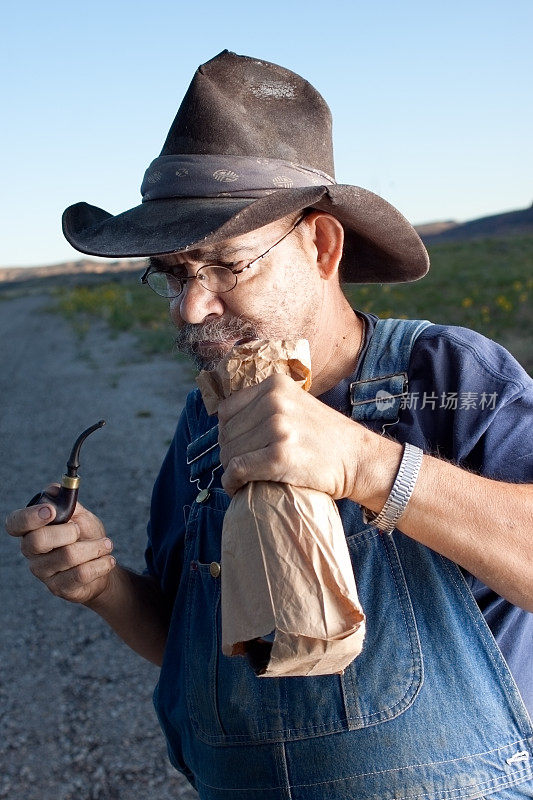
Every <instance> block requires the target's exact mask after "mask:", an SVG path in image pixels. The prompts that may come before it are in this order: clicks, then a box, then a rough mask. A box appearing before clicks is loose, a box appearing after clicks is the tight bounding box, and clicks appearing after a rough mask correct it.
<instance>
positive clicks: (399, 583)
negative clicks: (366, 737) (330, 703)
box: [342, 508, 424, 730]
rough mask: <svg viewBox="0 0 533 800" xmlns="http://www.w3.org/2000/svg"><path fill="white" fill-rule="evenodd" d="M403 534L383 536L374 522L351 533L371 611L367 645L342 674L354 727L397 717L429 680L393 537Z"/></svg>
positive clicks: (350, 542) (352, 551) (362, 597)
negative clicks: (425, 678)
mask: <svg viewBox="0 0 533 800" xmlns="http://www.w3.org/2000/svg"><path fill="white" fill-rule="evenodd" d="M352 513H360V509H359V508H356V510H355V512H354V510H352ZM402 535H403V534H401V533H399V532H397V531H396V532H394V533H393V534H386V535H382V534H380V533H379V532H378V531H377V530H376V528H373V527H371V526H369V527H366V528H363V529H362V530H360V531H359V532H358V533H356V534H354V535H351V536H348V537H347V541H348V549H349V552H350V557H351V560H352V564H353V568H354V573H355V577H356V582H357V591H358V593H359V599H360V600H361V604H362V606H363V610H364V612H365V614H366V638H365V642H364V645H363V650H362V652H361V654H360V655H359V656H358V657H357V658H356V659H355V660H354V661H352V663H351V664H350V666H349V667H348V668H347V669H346V670H345V672H344V675H343V676H342V683H343V687H344V693H345V698H346V707H347V712H348V725H349V728H350V729H351V730H355V729H357V728H363V727H366V726H368V725H375V724H376V723H379V722H385V721H387V720H390V719H394V717H397V716H398V715H399V714H401V713H402V712H404V711H405V710H406V709H407V708H409V706H411V705H412V703H413V702H414V700H415V698H416V696H417V694H418V693H419V691H420V688H421V686H422V683H423V680H424V671H423V662H422V652H421V647H420V640H419V636H418V631H417V626H416V622H415V615H414V611H413V606H412V603H411V598H410V596H409V591H408V588H407V583H406V580H405V575H404V571H403V567H402V564H401V561H400V557H399V554H398V550H397V548H396V544H395V541H394V539H395V537H396V536H402Z"/></svg>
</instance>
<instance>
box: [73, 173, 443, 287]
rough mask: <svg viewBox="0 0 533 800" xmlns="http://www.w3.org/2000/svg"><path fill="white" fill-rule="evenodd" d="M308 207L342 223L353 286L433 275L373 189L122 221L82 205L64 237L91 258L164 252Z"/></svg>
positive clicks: (415, 240)
mask: <svg viewBox="0 0 533 800" xmlns="http://www.w3.org/2000/svg"><path fill="white" fill-rule="evenodd" d="M304 208H315V209H318V210H322V211H326V212H328V213H330V214H332V215H333V216H334V217H336V218H337V219H338V220H339V221H340V222H341V223H342V224H343V226H344V229H345V246H344V255H343V264H342V271H343V279H344V280H345V281H346V282H348V283H397V282H404V281H413V280H418V279H419V278H421V277H423V276H424V275H425V274H426V272H427V271H428V268H429V258H428V255H427V252H426V249H425V247H424V245H423V243H422V241H421V240H420V237H419V236H418V234H417V233H416V231H415V230H414V228H413V227H412V226H411V224H410V223H409V222H408V221H407V220H406V219H405V217H403V216H402V214H400V212H399V211H398V210H397V209H396V208H394V207H393V206H391V205H390V204H389V203H387V201H386V200H384V199H383V198H382V197H379V195H376V194H373V192H369V191H368V190H367V189H362V188H360V187H357V186H346V185H339V184H335V185H333V186H309V187H302V188H295V189H280V190H279V191H276V192H273V193H271V194H268V195H266V196H264V197H260V198H258V199H255V198H254V199H252V198H235V197H216V198H212V197H210V198H201V197H180V198H168V199H161V200H149V201H147V202H145V203H142V204H141V205H138V206H136V207H134V208H132V209H129V210H128V211H125V212H124V213H122V214H118V215H116V216H113V215H112V214H110V213H109V212H107V211H104V210H103V209H101V208H97V207H96V206H91V205H88V204H87V203H76V204H75V205H73V206H70V207H69V208H67V209H66V211H65V212H64V214H63V233H64V235H65V237H66V239H67V240H68V241H69V242H70V244H71V245H72V246H73V247H75V248H76V249H77V250H79V251H81V252H82V253H87V254H88V255H94V256H103V257H108V258H131V257H139V256H141V257H142V256H152V255H162V254H165V253H174V252H179V251H185V250H191V249H196V248H199V247H203V246H206V245H210V244H214V243H216V242H220V241H224V240H225V239H230V238H233V237H234V236H240V235H242V234H244V233H249V232H250V231H251V230H255V229H256V228H261V227H263V226H264V225H268V224H269V223H271V222H274V221H276V220H278V219H281V218H282V217H284V216H287V215H288V214H291V213H293V212H297V211H300V210H302V209H304Z"/></svg>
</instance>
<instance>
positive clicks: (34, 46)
mask: <svg viewBox="0 0 533 800" xmlns="http://www.w3.org/2000/svg"><path fill="white" fill-rule="evenodd" d="M3 8H4V11H3V14H2V17H3V20H2V22H3V25H2V27H3V32H4V36H3V39H4V42H6V44H5V45H4V46H3V50H2V53H1V54H0V63H1V67H2V75H3V78H4V80H3V84H4V89H3V95H4V98H3V108H4V114H3V115H2V116H3V123H2V127H1V136H2V154H3V164H2V173H3V176H4V186H3V192H2V195H1V200H0V203H1V206H0V219H1V221H2V234H1V239H0V242H1V249H0V266H15V265H36V264H48V263H54V262H58V261H64V260H71V259H75V258H78V257H81V256H80V255H79V254H77V253H76V251H75V250H73V249H72V248H71V247H70V246H69V245H68V244H67V243H66V241H64V239H63V237H62V234H61V227H60V217H61V213H62V211H63V209H64V208H65V207H66V206H68V205H70V204H71V203H75V202H77V201H79V200H85V201H87V202H89V203H92V204H94V205H98V206H101V207H103V208H105V209H107V210H108V211H111V212H112V213H120V212H121V211H124V210H125V209H127V208H130V207H132V206H134V205H137V203H138V202H139V199H140V195H139V186H140V183H141V180H142V176H143V173H144V170H145V169H146V167H147V166H148V164H149V162H150V161H151V160H152V159H153V158H154V157H155V156H157V154H158V153H159V150H160V149H161V146H162V143H163V141H164V138H165V135H166V132H167V130H168V128H169V125H170V123H171V121H172V119H173V117H174V114H175V112H176V110H177V108H178V105H179V103H180V101H181V98H182V96H183V94H184V92H185V90H186V88H187V86H188V84H189V82H190V80H191V78H192V75H193V73H194V70H195V69H196V67H197V66H198V65H199V64H201V63H203V62H204V61H207V60H208V59H209V58H211V57H212V56H214V55H216V54H217V53H218V52H220V51H221V50H223V49H224V48H228V49H230V50H234V51H236V52H237V53H242V54H245V55H251V56H256V57H258V58H262V59H265V60H270V61H274V62H276V63H280V64H283V66H286V67H288V68H290V69H292V70H294V71H295V72H298V73H300V74H302V75H303V76H304V77H306V78H307V79H308V80H309V81H311V83H313V84H314V85H315V86H316V87H317V89H319V91H320V92H321V93H322V94H323V95H324V97H325V98H326V100H327V102H328V103H329V105H330V107H331V109H332V112H333V119H334V130H333V132H334V144H335V154H336V174H337V180H338V181H339V182H342V183H353V184H356V185H360V186H364V187H365V188H368V189H371V190H372V191H375V192H377V193H378V194H381V195H382V196H383V197H385V198H386V199H387V200H389V202H391V203H393V204H394V205H396V206H397V207H398V208H399V209H400V210H401V211H402V213H404V214H405V215H406V216H407V217H408V219H410V220H411V221H412V222H413V223H421V222H426V221H431V220H438V219H451V218H453V219H457V220H466V219H472V218H475V217H478V216H483V215H486V214H491V213H497V212H500V211H506V210H511V209H515V208H522V207H525V206H527V205H529V204H530V203H531V202H532V200H533V181H532V172H533V168H532V158H531V141H532V138H533V137H532V131H533V112H532V103H531V76H532V74H533V71H532V61H533V55H532V53H533V48H532V47H531V32H532V30H533V25H532V23H533V3H532V2H531V0H506V2H493V1H491V0H484V2H480V1H478V0H462V2H457V1H456V0H451V2H448V3H444V2H432V0H425V2H419V1H418V0H413V2H410V1H409V0H404V1H403V2H400V0H374V1H373V0H365V1H364V2H361V0H352V1H351V2H345V0H339V1H338V2H334V1H331V2H316V0H307V2H301V3H291V2H289V1H288V0H286V1H285V2H280V1H279V0H269V2H267V3H261V4H259V3H253V2H240V0H237V1H236V2H232V0H226V2H222V0H219V2H214V1H213V0H204V1H203V2H196V3H194V2H186V3H185V2H180V0H174V2H167V0H151V2H148V0H145V2H136V1H135V0H129V2H125V0H117V1H116V2H114V1H113V0H108V2H102V1H101V0H92V2H91V3H78V2H76V1H75V0H69V2H65V1H64V0H47V2H35V1H33V0H32V2H26V1H25V0H20V1H19V2H10V1H9V0H7V2H6V3H5V4H4V7H3Z"/></svg>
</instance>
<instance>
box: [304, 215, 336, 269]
mask: <svg viewBox="0 0 533 800" xmlns="http://www.w3.org/2000/svg"><path fill="white" fill-rule="evenodd" d="M305 221H306V222H307V224H308V226H309V229H310V232H311V235H312V236H313V243H314V246H315V248H316V260H317V266H318V269H319V271H320V275H321V277H322V278H323V279H324V280H330V279H331V278H333V277H335V276H336V275H337V274H338V271H339V264H340V261H341V258H342V248H343V245H344V228H343V227H342V225H341V223H340V222H339V220H338V219H336V218H335V217H333V216H332V215H331V214H327V213H326V212H324V211H312V212H311V213H310V214H308V215H307V216H306V220H305Z"/></svg>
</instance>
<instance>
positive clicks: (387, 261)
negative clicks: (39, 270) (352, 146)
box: [63, 50, 429, 283]
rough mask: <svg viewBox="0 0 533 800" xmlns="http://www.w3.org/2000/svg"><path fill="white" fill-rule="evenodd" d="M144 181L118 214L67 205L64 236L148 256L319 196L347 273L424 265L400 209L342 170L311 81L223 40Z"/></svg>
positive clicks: (369, 274) (401, 276)
mask: <svg viewBox="0 0 533 800" xmlns="http://www.w3.org/2000/svg"><path fill="white" fill-rule="evenodd" d="M141 193H142V196H143V199H142V203H141V204H140V205H138V206H135V207H134V208H131V209H129V210H128V211H125V212H124V213H122V214H118V215H116V216H113V215H112V214H110V213H108V212H107V211H104V210H103V209H101V208H97V207H96V206H91V205H88V204H87V203H76V204H75V205H73V206H70V207H69V208H67V210H66V211H65V213H64V214H63V232H64V234H65V236H66V238H67V239H68V241H69V242H70V243H71V244H72V245H73V246H74V247H75V248H76V249H78V250H81V252H82V253H88V254H90V255H96V256H108V257H124V256H150V255H156V254H163V253H172V252H177V251H184V250H191V249H196V248H198V247H203V246H205V245H212V244H213V243H215V242H220V241H223V240H225V239H229V238H231V237H233V236H239V235H241V234H243V233H248V232H249V231H251V230H254V229H256V228H260V227H262V226H263V225H267V224H268V223H270V222H274V221H275V220H278V219H281V218H282V217H284V216H286V215H288V214H291V213H293V212H297V211H300V210H302V209H304V208H314V209H319V210H322V211H327V212H328V213H330V214H333V216H335V217H336V218H337V219H338V220H339V221H340V222H341V223H342V224H343V226H344V229H345V247H344V256H343V274H344V278H345V280H347V281H349V282H354V283H382V282H385V283H392V282H397V281H412V280H416V279H417V278H421V277H422V276H423V275H425V273H426V272H427V270H428V267H429V259H428V255H427V252H426V250H425V248H424V245H423V244H422V242H421V240H420V238H419V237H418V234H417V233H416V231H415V230H414V228H413V227H412V226H411V225H410V224H409V222H408V221H407V220H406V219H405V217H403V216H402V215H401V214H400V212H399V211H397V210H396V209H395V208H394V207H393V206H391V205H390V204H389V203H387V202H386V201H385V200H383V199H382V198H381V197H379V196H378V195H376V194H373V193H372V192H369V191H368V190H366V189H362V188H360V187H358V186H348V185H343V184H338V183H336V182H335V178H334V166H333V147H332V139H331V113H330V110H329V108H328V106H327V104H326V102H325V101H324V99H323V98H322V97H321V95H320V94H319V93H318V92H317V91H316V89H314V88H313V87H312V86H311V84H309V83H308V82H307V81H305V80H304V79H303V78H301V77H300V76H299V75H296V74H295V73H294V72H290V71H289V70H287V69H285V68H284V67H280V66H278V65H276V64H271V63H269V62H267V61H260V60H258V59H255V58H250V57H247V56H239V55H236V54H235V53H231V52H228V51H227V50H225V51H223V52H222V53H220V54H219V55H218V56H215V58H213V59H212V60H211V61H208V62H207V63H206V64H203V65H202V66H200V67H199V68H198V70H197V71H196V73H195V75H194V77H193V80H192V82H191V85H190V86H189V89H188V90H187V93H186V95H185V97H184V99H183V102H182V104H181V106H180V108H179V110H178V113H177V115H176V117H175V119H174V122H173V123H172V126H171V128H170V131H169V133H168V136H167V139H166V141H165V143H164V145H163V149H162V151H161V154H160V156H159V157H158V158H156V159H155V160H154V161H153V162H152V163H151V164H150V166H149V167H148V169H147V170H146V173H145V176H144V180H143V183H142V186H141Z"/></svg>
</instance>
